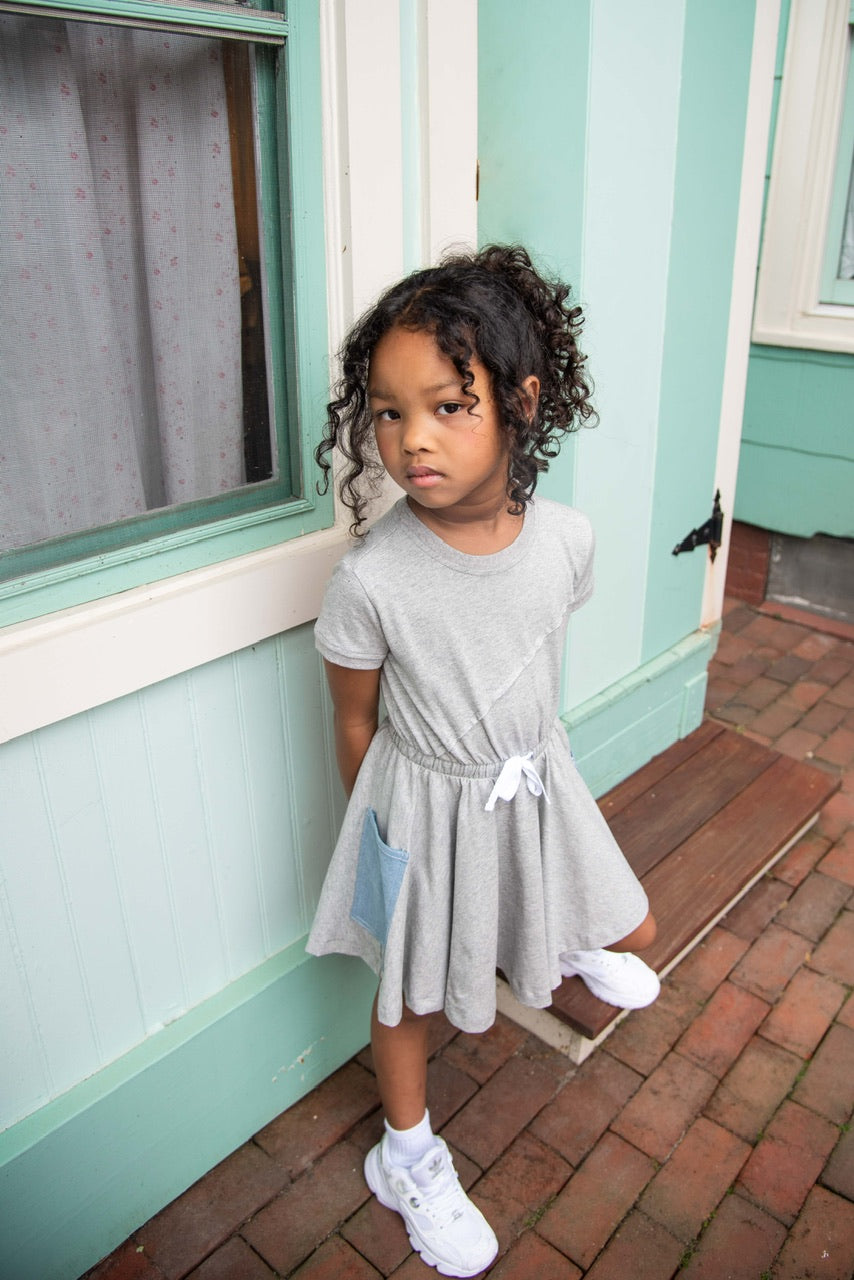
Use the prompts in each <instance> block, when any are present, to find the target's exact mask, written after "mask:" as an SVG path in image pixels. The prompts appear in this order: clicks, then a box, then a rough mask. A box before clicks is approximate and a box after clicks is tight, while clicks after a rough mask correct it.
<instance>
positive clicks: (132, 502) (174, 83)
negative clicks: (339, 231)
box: [0, 16, 277, 550]
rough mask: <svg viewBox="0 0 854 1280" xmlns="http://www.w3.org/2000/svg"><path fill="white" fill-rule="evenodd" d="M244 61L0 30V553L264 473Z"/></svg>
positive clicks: (209, 45) (123, 33) (222, 53)
mask: <svg viewBox="0 0 854 1280" xmlns="http://www.w3.org/2000/svg"><path fill="white" fill-rule="evenodd" d="M252 59H253V53H252V48H251V46H250V45H248V44H245V43H243V42H234V43H231V42H228V41H223V40H219V39H211V38H209V37H200V36H191V35H179V34H174V33H168V32H156V31H139V30H133V29H131V28H124V27H110V26H105V25H102V24H95V23H85V22H64V21H61V20H58V19H44V18H23V17H7V16H0V159H2V164H0V175H3V177H2V181H3V187H2V192H3V196H2V198H3V227H4V231H3V236H2V238H0V280H2V286H3V299H4V304H3V305H4V316H3V325H2V329H0V386H2V388H3V394H2V403H0V549H3V550H5V549H10V548H14V547H21V546H25V545H31V544H34V543H38V542H40V541H43V540H45V539H48V538H53V537H56V536H59V535H63V534H68V533H73V532H78V531H81V530H86V529H92V528H96V527H98V526H101V525H104V524H110V523H113V522H115V521H119V520H126V519H128V518H131V517H134V516H138V515H142V514H144V513H146V512H150V511H154V510H161V509H163V508H167V507H171V506H175V505H176V504H180V503H186V502H192V501H196V500H198V499H203V498H210V497H213V496H216V495H218V494H222V493H226V492H230V491H233V490H235V489H238V488H240V487H241V486H245V485H247V484H253V483H257V482H259V481H262V480H265V479H269V478H270V477H271V476H273V475H275V474H276V471H277V465H276V449H275V445H274V443H273V441H274V433H273V431H272V426H271V418H272V413H271V409H270V397H269V395H268V377H267V360H266V357H265V340H264V322H263V306H262V288H261V260H262V254H261V241H260V234H259V219H258V197H257V184H256V175H255V154H256V152H255V139H254V136H253V134H254V128H253V120H254V108H253V89H252V86H253V64H252Z"/></svg>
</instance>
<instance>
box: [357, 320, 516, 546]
mask: <svg viewBox="0 0 854 1280" xmlns="http://www.w3.org/2000/svg"><path fill="white" fill-rule="evenodd" d="M471 370H472V373H473V374H474V382H473V384H472V387H471V390H472V391H474V392H475V394H476V395H477V397H478V401H477V403H475V402H474V400H473V399H472V397H471V396H470V395H469V396H467V395H466V394H465V393H464V392H463V389H462V380H461V378H460V375H459V373H458V372H457V370H456V369H455V367H454V364H453V361H451V360H450V359H449V358H448V357H447V356H446V355H445V354H444V352H442V351H441V350H440V349H439V347H438V346H437V344H436V341H435V339H434V338H433V337H432V335H431V334H429V333H425V332H423V331H421V330H411V329H400V328H396V329H390V330H389V332H388V333H386V334H385V335H384V336H383V337H382V338H381V339H380V341H379V342H378V343H377V345H376V347H375V348H374V351H373V355H372V356H371V362H370V368H369V371H368V399H369V402H370V407H371V414H372V416H373V422H374V430H375V433H376V440H377V448H378V450H379V455H380V458H381V460H382V464H383V466H384V467H385V469H386V471H387V472H388V473H389V475H390V476H391V477H392V479H393V480H395V481H396V482H397V483H398V484H399V485H400V487H401V488H402V489H403V490H404V491H405V492H406V494H407V496H408V498H409V502H410V505H414V506H415V507H416V508H419V509H420V511H419V514H422V515H423V517H425V518H426V522H427V523H428V524H430V523H433V521H431V519H430V515H431V513H435V515H436V516H437V517H439V519H441V520H442V521H470V520H478V519H489V518H494V516H495V515H496V514H497V513H498V512H500V511H502V510H506V507H507V459H508V450H507V441H506V437H505V434H504V432H503V430H502V427H501V420H500V417H499V413H498V408H497V406H496V404H495V401H494V400H493V398H492V385H491V379H490V376H489V374H488V372H487V370H486V369H485V368H484V366H483V365H482V364H481V362H480V361H479V360H478V359H476V358H473V359H472V360H471ZM472 406H473V407H472ZM470 407H471V409H472V411H471V413H469V411H468V410H469V408H470Z"/></svg>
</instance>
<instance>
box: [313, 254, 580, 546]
mask: <svg viewBox="0 0 854 1280" xmlns="http://www.w3.org/2000/svg"><path fill="white" fill-rule="evenodd" d="M569 293H570V291H569V287H568V286H567V285H565V284H563V283H562V282H561V281H557V280H549V279H546V278H545V277H544V276H543V275H541V274H540V273H539V272H538V271H537V270H536V269H535V268H534V266H533V264H532V262H531V259H530V257H529V256H528V254H527V252H526V250H525V249H523V248H521V247H520V246H519V245H490V246H489V247H488V248H485V249H482V250H481V251H480V252H479V253H471V254H455V255H451V256H448V257H446V258H444V259H443V260H442V261H441V263H440V264H439V266H437V267H430V268H427V269H426V270H423V271H415V272H413V274H412V275H409V276H407V277H406V278H405V279H404V280H401V281H400V282H399V283H398V284H396V285H393V286H392V287H391V288H390V289H388V290H387V291H386V292H385V293H384V294H383V295H382V297H381V298H380V299H379V301H378V302H377V303H376V304H375V305H374V306H373V307H372V308H371V309H370V311H368V312H367V313H366V314H365V315H364V316H362V318H361V320H359V321H358V322H357V323H356V324H355V325H354V327H353V329H352V330H351V332H350V334H349V335H348V337H347V339H346V341H345V343H344V346H343V348H342V350H341V354H340V359H341V377H340V379H339V381H338V383H337V385H336V387H335V388H334V394H335V398H334V399H333V400H332V401H331V402H330V404H329V405H328V406H327V422H326V429H325V432H324V437H323V440H322V442H321V443H320V445H319V446H318V448H317V450H316V451H315V457H316V458H317V461H318V463H319V465H320V467H321V469H322V471H323V480H322V481H321V482H320V483H319V485H318V488H319V491H320V492H321V493H325V492H326V491H327V489H328V487H329V475H330V471H331V461H330V456H329V455H330V454H331V453H332V450H333V449H335V448H337V449H339V450H340V452H341V454H342V455H343V457H344V458H345V460H346V463H347V465H346V467H345V469H344V471H343V474H342V475H341V478H340V492H341V498H342V500H343V502H344V503H345V505H346V506H347V507H349V508H350V510H351V511H352V512H353V517H354V519H353V524H352V525H351V532H352V533H354V534H356V535H358V534H359V533H360V532H361V526H362V524H364V522H365V515H364V510H365V506H366V503H367V501H368V499H369V498H370V496H371V495H372V494H373V493H375V492H376V489H377V484H378V481H379V480H380V478H381V477H382V475H383V467H382V464H381V462H380V460H379V456H378V454H377V452H376V446H375V442H374V434H373V427H372V421H371V413H370V408H369V405H368V397H367V383H368V365H369V362H370V359H371V354H372V352H373V350H374V348H375V347H376V345H377V343H378V342H379V340H380V338H382V337H383V335H384V334H386V333H388V331H389V330H390V329H393V328H395V327H398V326H399V327H401V328H405V329H412V330H420V331H424V332H426V333H430V334H432V336H433V337H434V338H435V340H436V343H437V345H438V347H439V349H440V350H441V351H442V352H444V354H445V355H446V356H448V358H449V359H450V360H451V361H452V362H453V364H454V367H455V368H456V370H457V372H458V373H459V375H460V378H461V380H462V390H463V392H464V393H468V394H469V395H470V396H471V397H472V404H471V405H470V406H469V412H472V410H473V409H474V407H475V405H476V403H477V396H476V395H475V394H474V392H472V391H470V388H471V386H472V383H473V381H474V375H473V373H472V369H471V361H472V358H473V357H477V358H478V359H479V360H480V361H481V363H482V364H483V366H484V367H485V368H486V370H487V371H488V373H489V375H490V378H491V381H492V393H493V396H494V398H495V401H496V404H497V406H498V409H499V414H500V418H501V423H502V426H503V429H504V431H505V432H506V434H507V441H508V457H509V469H508V483H507V496H508V499H509V502H510V506H509V508H508V509H509V510H510V511H511V512H512V514H514V515H521V514H522V513H523V512H524V510H525V507H526V506H527V504H528V502H529V500H530V498H531V495H532V494H533V492H534V489H535V488H536V484H537V479H538V476H539V474H540V472H541V471H546V470H547V469H548V465H549V461H550V459H552V458H554V457H556V456H557V454H558V453H559V451H560V442H561V439H562V437H563V436H565V435H566V434H567V432H570V431H574V430H576V429H577V428H578V427H580V426H582V425H584V424H585V423H586V424H588V425H591V426H592V425H593V424H594V423H595V421H596V414H595V411H594V409H593V405H592V404H591V402H590V395H591V391H592V384H591V382H590V379H589V376H588V374H587V371H586V369H585V367H584V365H585V357H584V356H583V355H582V354H581V352H580V351H579V349H578V345H577V340H578V337H579V335H580V333H581V327H582V323H583V321H582V314H581V308H580V307H578V306H574V305H570V304H569V303H568V299H569ZM531 374H534V375H535V376H536V377H537V378H538V379H539V383H540V394H539V402H538V404H537V409H536V412H535V413H534V414H533V415H531V413H530V404H529V402H528V401H527V399H526V398H525V396H524V394H523V393H522V392H521V391H520V388H521V384H522V383H523V382H524V380H525V378H527V377H528V376H529V375H531Z"/></svg>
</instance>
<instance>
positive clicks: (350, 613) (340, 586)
mask: <svg viewBox="0 0 854 1280" xmlns="http://www.w3.org/2000/svg"><path fill="white" fill-rule="evenodd" d="M314 643H315V645H316V647H317V649H318V650H319V652H320V653H321V654H322V655H323V657H324V658H326V659H327V660H328V661H329V662H334V663H335V664H336V665H337V666H339V667H354V668H356V669H357V670H360V671H375V670H376V669H377V668H378V667H381V666H382V665H383V663H384V662H385V659H386V656H387V654H388V645H387V643H386V639H385V635H384V634H383V629H382V625H381V623H380V620H379V617H378V615H377V611H376V609H375V608H374V605H373V604H372V602H371V600H370V599H369V597H368V594H367V592H366V591H365V588H364V587H363V585H362V583H361V582H360V581H359V579H358V577H357V576H356V574H354V573H353V572H352V570H351V569H349V568H348V566H347V565H346V563H345V562H344V561H342V562H341V563H340V564H339V565H338V566H337V567H336V569H335V572H334V573H333V575H332V578H331V580H330V583H329V586H328V587H327V588H326V594H325V596H324V597H323V605H322V606H321V610H320V616H319V618H318V619H317V622H316V624H315V628H314Z"/></svg>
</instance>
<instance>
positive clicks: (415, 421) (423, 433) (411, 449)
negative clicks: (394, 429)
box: [401, 413, 431, 453]
mask: <svg viewBox="0 0 854 1280" xmlns="http://www.w3.org/2000/svg"><path fill="white" fill-rule="evenodd" d="M430 440H431V433H430V424H429V422H427V421H425V419H424V417H423V415H422V414H420V413H413V414H412V415H411V417H408V418H406V419H404V423H403V433H402V436H401V443H402V445H403V450H404V452H405V453H420V452H421V450H422V449H429V448H430Z"/></svg>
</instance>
